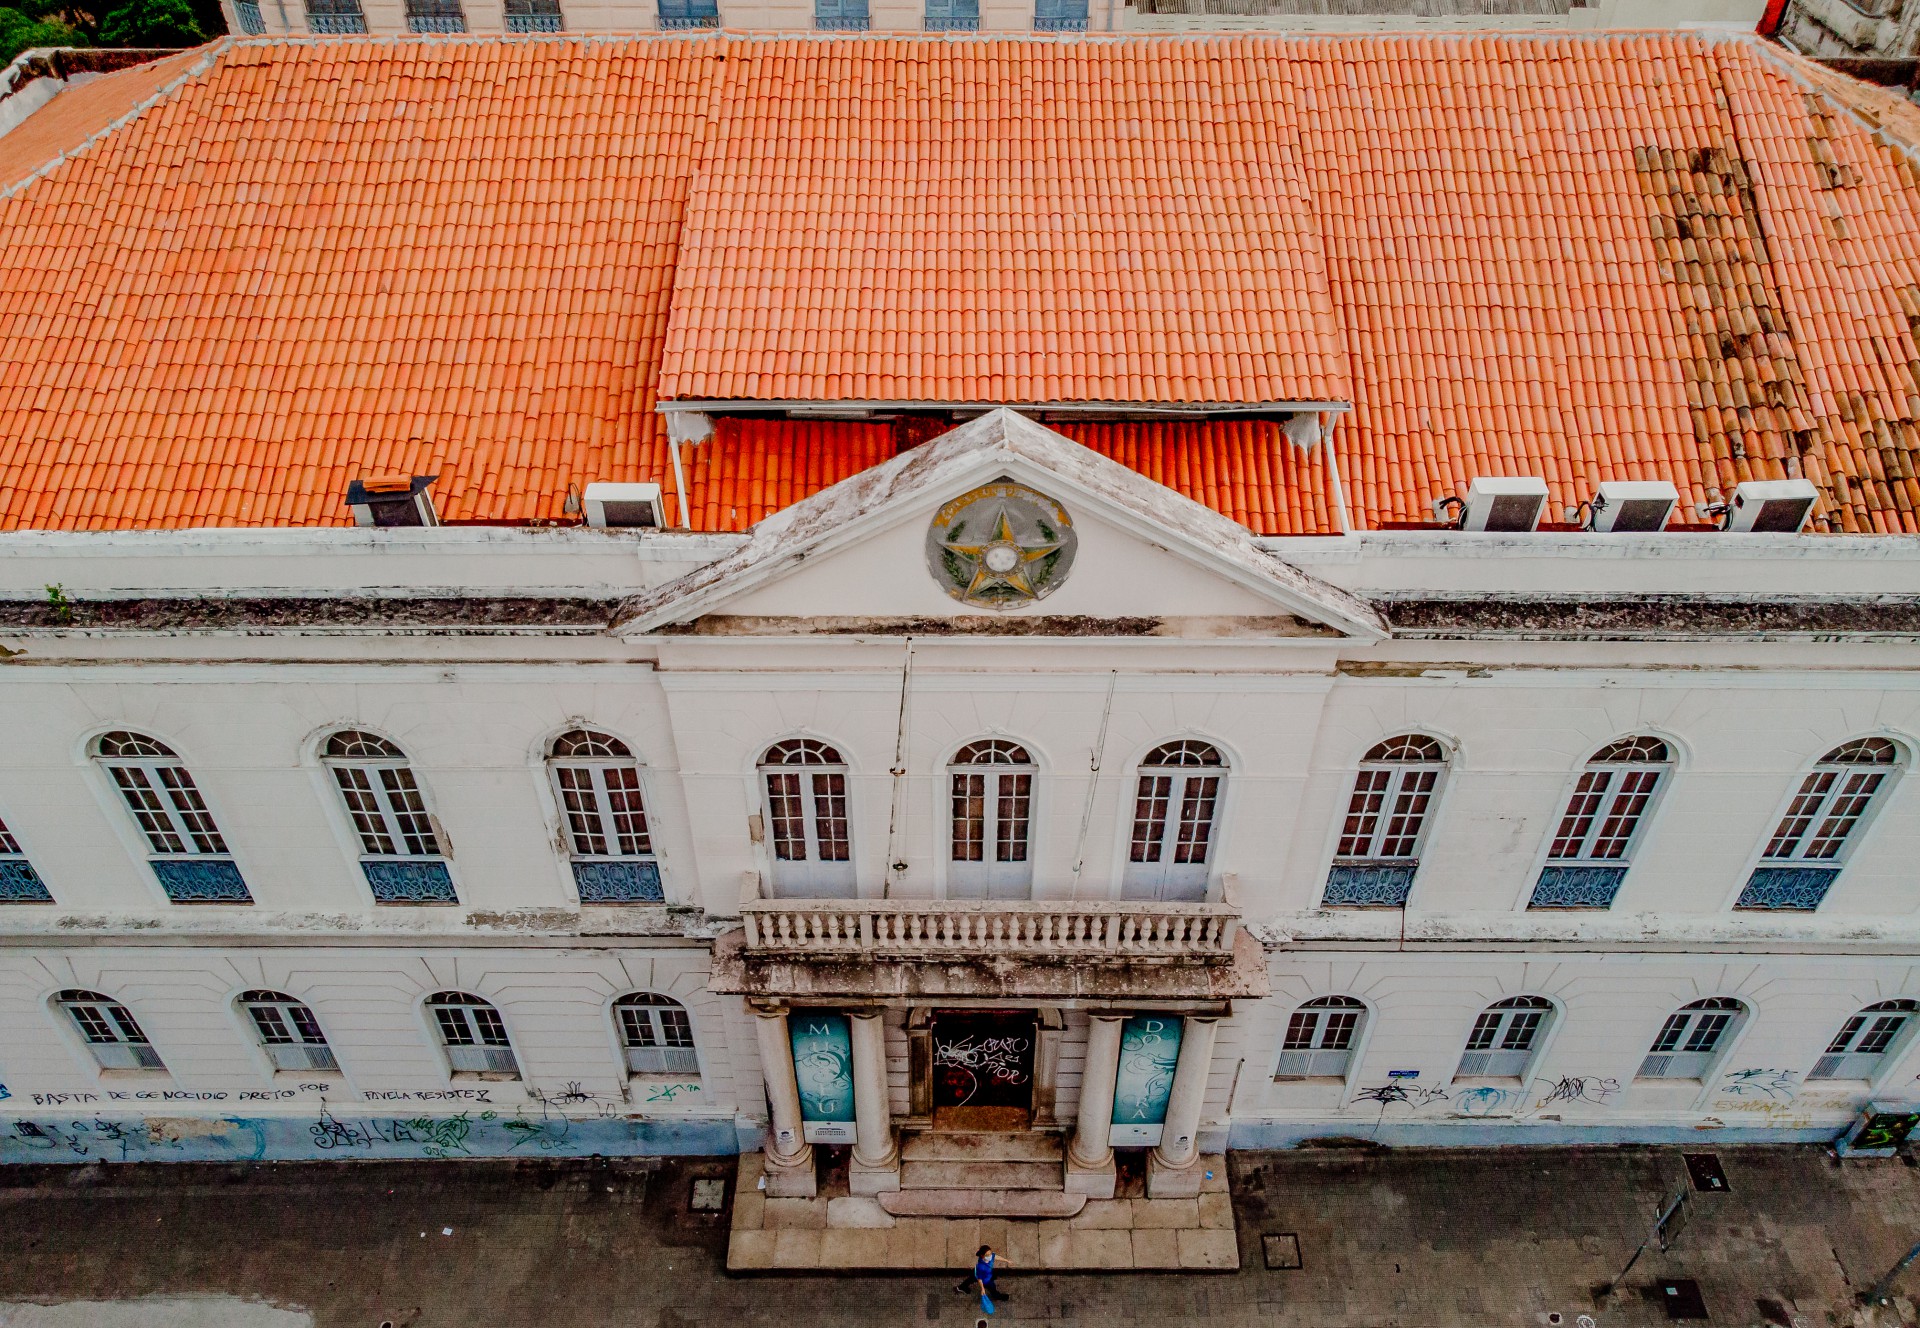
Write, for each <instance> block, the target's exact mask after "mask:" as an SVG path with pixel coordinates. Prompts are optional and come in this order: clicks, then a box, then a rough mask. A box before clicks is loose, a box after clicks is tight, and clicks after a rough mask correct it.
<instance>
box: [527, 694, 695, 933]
mask: <svg viewBox="0 0 1920 1328" xmlns="http://www.w3.org/2000/svg"><path fill="white" fill-rule="evenodd" d="M547 756H548V761H547V768H548V769H549V770H550V771H551V772H552V775H553V788H554V793H555V794H556V795H557V796H558V797H559V799H560V812H561V815H562V816H563V817H564V818H565V821H566V835H567V849H568V851H569V853H570V854H571V855H572V859H573V882H574V885H575V886H576V887H577V888H578V889H579V891H580V902H581V903H583V904H630V903H648V902H654V903H657V902H659V901H660V900H662V899H665V898H666V895H665V893H664V892H663V891H662V890H661V888H660V866H659V864H658V863H657V862H656V861H655V860H654V856H653V836H652V834H651V833H650V832H649V830H648V829H647V808H646V802H645V800H644V799H643V798H642V797H641V793H640V763H639V762H638V761H636V760H634V759H633V751H632V749H631V748H629V747H628V746H627V744H625V743H624V742H621V741H620V739H618V738H615V737H613V736H611V735H609V734H605V733H596V732H593V731H591V730H589V729H574V730H573V731H572V732H571V733H563V734H561V735H560V736H559V737H558V738H555V739H554V740H553V745H552V747H550V748H549V749H548V753H547Z"/></svg>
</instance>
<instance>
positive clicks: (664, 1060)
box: [613, 991, 700, 1074]
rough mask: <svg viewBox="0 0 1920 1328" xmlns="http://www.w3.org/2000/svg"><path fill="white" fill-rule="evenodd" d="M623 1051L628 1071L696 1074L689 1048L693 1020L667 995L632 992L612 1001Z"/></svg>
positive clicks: (697, 1060)
mask: <svg viewBox="0 0 1920 1328" xmlns="http://www.w3.org/2000/svg"><path fill="white" fill-rule="evenodd" d="M613 1017H614V1019H615V1020H617V1021H618V1023H619V1025H620V1045H621V1047H622V1048H624V1049H625V1051H626V1057H627V1073H628V1074H698V1073H700V1058H699V1057H698V1056H697V1055H695V1054H694V1050H693V1020H691V1019H690V1018H688V1017H687V1007H686V1006H684V1005H682V1004H680V1002H679V1001H676V1000H674V999H673V997H671V996H656V995H654V994H653V993H652V992H644V991H641V992H634V993H633V994H632V995H630V996H622V997H621V998H620V999H619V1000H617V1001H615V1002H614V1003H613Z"/></svg>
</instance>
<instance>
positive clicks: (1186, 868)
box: [1121, 738, 1227, 901]
mask: <svg viewBox="0 0 1920 1328" xmlns="http://www.w3.org/2000/svg"><path fill="white" fill-rule="evenodd" d="M1226 772H1227V762H1226V758H1224V757H1223V756H1221V755H1220V752H1219V749H1218V748H1216V747H1214V746H1213V744H1211V743H1207V742H1200V741H1198V740H1196V739H1192V738H1187V739H1182V740H1180V741H1178V742H1167V743H1162V744H1161V745H1160V746H1158V747H1156V748H1154V749H1153V750H1152V751H1150V752H1148V753H1147V754H1146V756H1145V758H1143V759H1142V760H1141V762H1140V777H1139V781H1138V783H1137V784H1136V785H1135V787H1134V796H1133V832H1132V834H1131V835H1130V836H1129V838H1128V844H1127V865H1126V870H1125V871H1124V872H1123V873H1122V876H1121V895H1122V896H1123V897H1124V898H1127V899H1159V900H1187V901H1193V900H1201V899H1205V898H1206V896H1207V875H1208V870H1209V865H1210V863H1211V862H1212V858H1213V845H1214V841H1215V839H1216V838H1218V834H1217V832H1218V829H1219V827H1218V824H1217V821H1218V817H1219V814H1220V798H1221V794H1222V793H1223V792H1224V791H1225V780H1226Z"/></svg>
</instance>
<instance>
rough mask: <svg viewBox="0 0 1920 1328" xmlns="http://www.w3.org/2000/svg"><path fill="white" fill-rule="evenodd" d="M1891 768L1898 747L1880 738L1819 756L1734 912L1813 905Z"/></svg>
mask: <svg viewBox="0 0 1920 1328" xmlns="http://www.w3.org/2000/svg"><path fill="white" fill-rule="evenodd" d="M1899 764H1900V749H1899V748H1897V747H1895V746H1894V745H1893V744H1892V743H1891V742H1888V741H1887V740H1886V739H1885V738H1861V739H1858V740H1856V741H1854V742H1850V743H1847V744H1845V745H1844V746H1841V747H1836V748H1834V749H1833V750H1832V751H1830V752H1828V753H1827V754H1826V755H1825V756H1823V757H1821V758H1820V763H1819V764H1818V765H1816V766H1815V767H1814V768H1813V769H1812V770H1811V771H1810V772H1809V773H1808V774H1807V776H1806V778H1804V779H1802V780H1801V781H1800V789H1799V791H1798V792H1796V793H1795V794H1794V795H1793V800H1792V801H1791V802H1789V803H1788V804H1787V810H1786V812H1785V813H1784V814H1783V815H1782V816H1781V818H1780V824H1779V825H1778V826H1777V827H1776V828H1775V829H1774V832H1773V837H1772V838H1771V839H1769V840H1768V841H1767V846H1766V849H1765V850H1764V851H1763V852H1762V854H1761V857H1760V864H1759V866H1757V867H1755V868H1754V872H1753V875H1752V876H1750V877H1748V878H1747V885H1746V888H1745V889H1744V890H1742V891H1741V892H1740V898H1739V900H1738V901H1736V902H1735V904H1734V907H1735V908H1764V909H1784V910H1788V911H1806V910H1810V909H1814V908H1818V907H1819V906H1820V901H1821V900H1823V899H1825V898H1826V896H1827V890H1828V888H1829V887H1831V886H1832V885H1833V883H1834V881H1836V880H1838V879H1839V876H1840V870H1841V868H1843V867H1844V866H1846V861H1847V855H1848V853H1849V852H1850V851H1851V849H1852V846H1853V844H1854V843H1855V842H1856V841H1857V840H1858V839H1859V838H1860V834H1859V832H1860V830H1861V828H1862V827H1863V826H1865V825H1866V823H1867V820H1868V817H1869V815H1870V813H1871V812H1872V810H1873V807H1874V804H1875V803H1876V802H1877V801H1878V800H1879V799H1880V797H1881V796H1882V795H1883V794H1884V793H1885V792H1886V790H1887V789H1889V788H1891V787H1892V786H1893V776H1894V774H1895V772H1896V771H1897V770H1898V768H1899Z"/></svg>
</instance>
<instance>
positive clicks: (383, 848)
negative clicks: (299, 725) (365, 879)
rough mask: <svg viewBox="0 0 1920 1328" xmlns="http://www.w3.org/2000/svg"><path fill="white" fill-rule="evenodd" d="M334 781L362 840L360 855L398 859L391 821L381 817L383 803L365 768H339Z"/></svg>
mask: <svg viewBox="0 0 1920 1328" xmlns="http://www.w3.org/2000/svg"><path fill="white" fill-rule="evenodd" d="M333 777H334V779H335V780H336V781H337V782H338V783H339V785H340V796H341V797H343V798H345V799H346V803H347V814H348V815H350V816H351V817H352V818H353V828H354V830H355V831H356V832H358V834H359V836H360V851H361V852H362V853H365V854H368V855H369V856H371V857H376V858H391V857H395V856H397V855H396V854H395V853H394V850H393V836H392V835H390V834H388V833H387V818H386V817H385V816H383V815H381V814H380V799H379V797H378V795H376V794H375V793H374V791H373V779H372V777H371V775H370V774H369V773H368V771H367V769H366V768H365V767H363V766H357V765H336V766H335V767H334V768H333Z"/></svg>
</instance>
